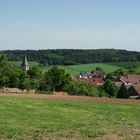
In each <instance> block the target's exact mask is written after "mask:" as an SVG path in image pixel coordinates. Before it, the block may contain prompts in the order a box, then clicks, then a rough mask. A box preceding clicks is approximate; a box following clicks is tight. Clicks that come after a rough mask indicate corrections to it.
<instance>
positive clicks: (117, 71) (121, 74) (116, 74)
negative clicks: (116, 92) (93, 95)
mask: <svg viewBox="0 0 140 140" xmlns="http://www.w3.org/2000/svg"><path fill="white" fill-rule="evenodd" d="M127 74H128V73H127V71H125V69H118V70H116V71H115V72H114V75H115V76H125V75H127Z"/></svg>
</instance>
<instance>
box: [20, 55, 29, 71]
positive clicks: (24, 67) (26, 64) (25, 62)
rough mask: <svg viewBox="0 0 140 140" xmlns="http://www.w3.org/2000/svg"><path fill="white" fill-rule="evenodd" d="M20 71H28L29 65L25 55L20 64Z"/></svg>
mask: <svg viewBox="0 0 140 140" xmlns="http://www.w3.org/2000/svg"><path fill="white" fill-rule="evenodd" d="M21 69H22V70H24V71H28V70H29V64H28V61H27V57H26V55H25V56H24V58H23V61H22V64H21Z"/></svg>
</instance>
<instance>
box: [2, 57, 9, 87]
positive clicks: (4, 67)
mask: <svg viewBox="0 0 140 140" xmlns="http://www.w3.org/2000/svg"><path fill="white" fill-rule="evenodd" d="M10 73H11V65H10V64H9V63H8V59H7V57H6V56H5V55H3V54H1V55H0V87H7V86H8V82H9V75H10Z"/></svg>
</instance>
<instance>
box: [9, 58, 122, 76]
mask: <svg viewBox="0 0 140 140" xmlns="http://www.w3.org/2000/svg"><path fill="white" fill-rule="evenodd" d="M10 63H11V64H13V65H16V66H18V67H19V66H20V65H21V61H10ZM29 65H30V66H31V67H32V66H39V63H38V62H36V61H29ZM58 67H59V68H62V69H64V70H65V71H67V72H68V73H70V74H79V73H80V72H89V71H91V70H93V69H96V68H97V67H100V68H102V69H103V70H104V71H105V72H107V73H109V72H114V71H115V70H118V69H120V68H122V67H123V65H121V64H120V66H119V63H116V65H115V63H91V64H80V65H71V66H62V65H61V66H60V65H59V66H58ZM50 68H52V65H46V66H40V69H41V70H42V71H43V72H46V71H48V69H50Z"/></svg>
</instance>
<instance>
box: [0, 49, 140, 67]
mask: <svg viewBox="0 0 140 140" xmlns="http://www.w3.org/2000/svg"><path fill="white" fill-rule="evenodd" d="M1 53H4V54H6V55H7V57H8V59H9V60H10V61H21V60H22V59H23V56H24V55H25V53H26V55H27V57H28V60H30V61H37V62H39V63H40V64H49V65H74V64H86V63H94V62H131V61H140V52H135V51H126V50H115V49H98V50H75V49H57V50H26V51H24V50H6V51H1Z"/></svg>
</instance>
